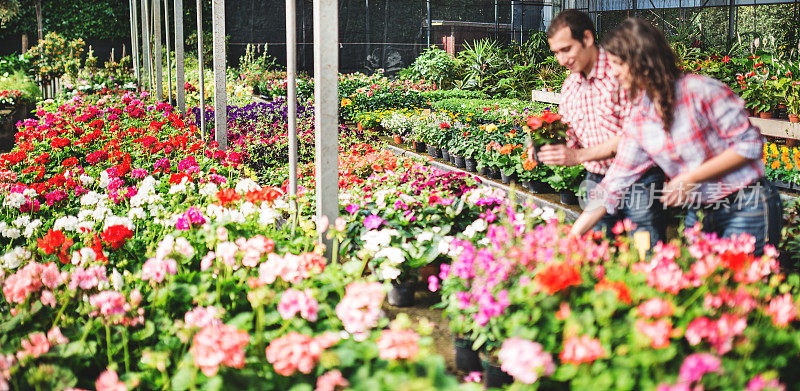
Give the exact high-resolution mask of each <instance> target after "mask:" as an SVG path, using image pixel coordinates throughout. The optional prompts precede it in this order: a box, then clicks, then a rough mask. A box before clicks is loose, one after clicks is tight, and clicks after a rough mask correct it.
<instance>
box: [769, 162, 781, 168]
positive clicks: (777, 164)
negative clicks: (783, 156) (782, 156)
mask: <svg viewBox="0 0 800 391" xmlns="http://www.w3.org/2000/svg"><path fill="white" fill-rule="evenodd" d="M770 167H772V169H773V170H777V169H778V168H780V167H781V162H779V161H777V160H773V161H772V165H771V166H770Z"/></svg>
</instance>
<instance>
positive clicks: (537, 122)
mask: <svg viewBox="0 0 800 391" xmlns="http://www.w3.org/2000/svg"><path fill="white" fill-rule="evenodd" d="M528 126H530V128H531V129H534V130H535V129H539V128H540V127H542V119H541V118H540V117H538V116H535V115H532V116H530V117H528Z"/></svg>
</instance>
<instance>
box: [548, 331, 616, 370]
mask: <svg viewBox="0 0 800 391" xmlns="http://www.w3.org/2000/svg"><path fill="white" fill-rule="evenodd" d="M605 356H606V352H605V350H603V346H602V345H601V344H600V340H598V339H595V338H591V337H589V336H588V335H582V336H580V337H570V338H568V339H567V340H566V341H564V350H562V351H561V354H560V355H559V358H560V359H561V362H562V363H571V364H575V365H579V364H582V363H585V362H592V361H594V360H597V359H598V358H603V357H605Z"/></svg>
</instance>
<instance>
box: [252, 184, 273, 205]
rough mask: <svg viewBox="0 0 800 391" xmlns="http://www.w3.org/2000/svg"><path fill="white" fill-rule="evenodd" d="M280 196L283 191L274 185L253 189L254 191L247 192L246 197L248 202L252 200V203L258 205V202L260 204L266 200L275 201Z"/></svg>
mask: <svg viewBox="0 0 800 391" xmlns="http://www.w3.org/2000/svg"><path fill="white" fill-rule="evenodd" d="M280 196H281V191H280V190H278V189H276V188H274V187H263V188H261V190H253V191H250V192H247V194H245V196H244V198H245V199H246V200H247V201H248V202H252V203H254V204H256V205H258V204H260V203H261V202H264V201H266V202H268V203H271V202H272V201H275V200H276V199H277V198H278V197H280Z"/></svg>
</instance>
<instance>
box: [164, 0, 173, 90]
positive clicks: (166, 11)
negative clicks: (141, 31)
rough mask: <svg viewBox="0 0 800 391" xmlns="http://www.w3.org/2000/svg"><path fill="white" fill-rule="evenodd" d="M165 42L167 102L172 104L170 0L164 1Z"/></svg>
mask: <svg viewBox="0 0 800 391" xmlns="http://www.w3.org/2000/svg"><path fill="white" fill-rule="evenodd" d="M164 34H165V36H164V41H165V42H166V43H167V102H169V103H170V104H172V59H171V57H172V53H171V52H172V50H171V46H170V44H169V0H164Z"/></svg>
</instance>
